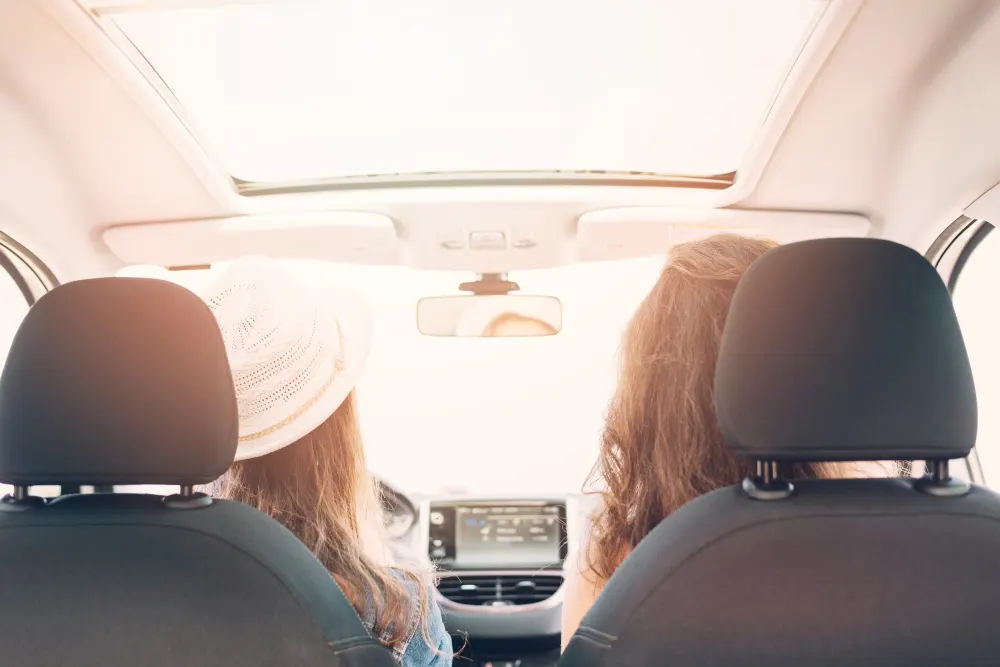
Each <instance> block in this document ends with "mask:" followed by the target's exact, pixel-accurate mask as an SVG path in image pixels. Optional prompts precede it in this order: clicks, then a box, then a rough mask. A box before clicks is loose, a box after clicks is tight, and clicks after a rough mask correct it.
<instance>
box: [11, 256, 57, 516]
mask: <svg viewBox="0 0 1000 667" xmlns="http://www.w3.org/2000/svg"><path fill="white" fill-rule="evenodd" d="M20 268H21V267H20V260H17V259H14V258H12V257H11V256H10V255H8V254H7V253H6V251H4V250H3V249H0V365H2V364H3V363H4V362H6V360H7V353H8V352H9V351H10V344H11V342H13V340H14V334H16V333H17V328H18V327H19V326H20V325H21V320H23V319H24V316H25V315H27V313H28V300H27V298H26V297H25V294H24V292H23V291H22V289H21V286H20V285H19V283H18V280H19V279H20V278H19V276H18V278H17V279H15V277H14V276H13V274H12V273H11V272H12V271H17V270H18V269H20ZM47 490H48V489H39V490H38V491H35V493H37V494H38V495H45V493H44V492H45V491H47ZM10 492H11V488H10V486H8V485H6V484H0V497H2V496H4V495H6V494H8V493H10Z"/></svg>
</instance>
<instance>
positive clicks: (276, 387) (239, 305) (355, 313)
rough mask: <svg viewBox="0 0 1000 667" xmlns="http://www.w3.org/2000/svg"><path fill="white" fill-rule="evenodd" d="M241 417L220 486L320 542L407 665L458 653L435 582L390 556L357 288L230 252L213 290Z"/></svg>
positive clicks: (311, 542)
mask: <svg viewBox="0 0 1000 667" xmlns="http://www.w3.org/2000/svg"><path fill="white" fill-rule="evenodd" d="M204 298H205V301H206V302H207V303H208V305H209V307H210V308H211V309H212V311H213V313H214V314H215V317H216V319H217V320H218V322H219V328H220V329H221V330H222V337H223V339H224V341H225V344H226V349H227V353H228V355H229V363H230V366H231V368H232V373H233V382H234V384H235V385H236V396H237V403H238V407H239V416H240V438H239V447H238V449H237V452H236V463H234V464H233V466H232V467H231V468H230V469H229V471H228V472H227V473H226V475H224V476H223V477H222V478H221V479H220V480H219V482H218V486H217V489H216V495H218V496H220V497H224V498H229V499H232V500H237V501H240V502H243V503H245V504H248V505H250V506H252V507H256V508H257V509H259V510H261V511H262V512H265V513H266V514H268V515H270V516H271V517H273V518H274V519H276V520H277V521H280V522H281V523H282V524H284V525H285V526H286V527H287V528H288V529H289V530H291V531H292V532H293V533H295V535H297V536H298V537H299V539H301V540H302V541H303V542H304V543H305V544H306V545H307V546H308V547H310V548H311V549H312V550H313V553H315V554H316V557H317V558H319V560H320V561H321V562H322V563H323V564H324V565H325V566H326V568H327V569H328V570H329V571H330V574H331V575H332V576H333V578H334V579H335V580H336V581H337V583H338V585H339V586H340V588H341V589H342V590H343V591H344V595H345V596H346V597H347V599H348V600H349V601H350V602H351V604H352V605H354V607H355V609H357V610H358V614H359V616H360V617H361V618H362V620H363V621H364V623H365V625H366V626H367V628H368V630H369V631H370V632H371V633H372V635H373V636H375V637H377V638H378V639H379V640H380V641H381V642H382V643H383V644H385V645H386V646H387V647H389V648H390V649H391V650H392V652H393V654H394V656H395V658H396V660H397V661H398V662H399V663H400V664H401V665H403V666H404V667H418V666H419V667H424V666H434V667H438V666H445V665H450V664H451V662H452V646H451V637H450V636H449V634H448V633H447V631H446V630H445V627H444V623H443V622H442V619H441V611H440V609H439V608H438V607H437V604H436V603H435V602H434V601H433V599H432V598H431V596H430V594H429V586H428V583H427V582H426V581H425V580H424V578H423V577H422V576H420V575H419V574H417V573H416V572H413V571H411V570H407V569H403V568H397V567H390V565H389V560H390V559H389V557H388V555H387V551H386V549H385V546H384V544H383V543H382V542H381V540H380V539H379V533H380V524H379V522H378V516H379V511H380V508H379V506H378V501H377V498H376V494H375V491H374V489H373V486H372V483H371V480H370V479H369V477H368V474H367V470H366V466H365V456H364V449H363V446H362V439H361V433H360V430H359V428H358V421H357V410H356V407H355V401H354V394H353V388H354V385H355V383H356V382H357V380H358V378H359V376H360V373H361V370H362V368H363V367H364V363H365V359H366V358H367V356H368V348H369V346H370V343H371V339H372V317H371V313H370V312H369V311H368V309H367V307H366V305H365V304H364V302H363V301H361V299H360V298H359V297H357V296H356V295H353V294H351V293H348V292H343V291H340V290H334V289H323V290H309V289H306V288H305V287H304V286H302V285H301V284H299V283H297V282H296V281H295V280H294V279H293V278H292V277H291V276H290V275H289V274H287V273H286V272H285V271H284V270H283V269H282V268H281V266H280V265H279V264H278V263H277V262H274V261H272V260H269V259H267V258H264V257H249V258H246V259H242V260H239V261H236V262H234V263H233V264H232V265H231V266H230V267H229V268H228V269H227V270H226V271H225V272H224V273H223V275H222V276H220V278H219V280H218V281H216V283H215V284H214V285H213V286H212V287H210V288H209V289H208V290H207V293H206V294H205V297H204Z"/></svg>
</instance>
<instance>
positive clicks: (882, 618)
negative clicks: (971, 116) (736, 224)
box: [562, 239, 1000, 667]
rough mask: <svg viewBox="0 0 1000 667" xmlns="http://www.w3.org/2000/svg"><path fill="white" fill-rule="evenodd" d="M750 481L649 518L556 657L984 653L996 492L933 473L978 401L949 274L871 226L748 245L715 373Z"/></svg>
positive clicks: (628, 660)
mask: <svg viewBox="0 0 1000 667" xmlns="http://www.w3.org/2000/svg"><path fill="white" fill-rule="evenodd" d="M715 378H716V379H715V401H716V408H717V412H718V419H719V424H720V427H721V431H722V434H723V436H724V438H725V440H726V442H727V443H728V445H729V446H731V447H732V448H733V450H734V451H735V452H736V453H737V454H739V455H741V456H744V457H748V458H751V459H755V460H756V461H758V476H757V477H756V478H752V479H748V480H745V482H744V484H743V485H742V486H733V487H728V488H725V489H721V490H718V491H714V492H712V493H709V494H706V495H704V496H701V497H699V498H697V499H695V500H694V501H692V502H690V503H688V504H687V505H685V506H684V507H682V508H681V509H679V510H678V511H676V512H675V513H673V514H672V515H671V516H669V517H668V518H667V519H665V520H664V521H663V522H662V523H661V524H660V525H659V526H658V527H657V528H656V529H655V530H654V531H653V532H652V533H651V534H650V535H648V536H647V537H646V539H645V540H643V541H642V542H641V543H640V544H639V545H638V547H637V548H636V549H635V550H634V551H633V552H632V554H631V555H630V556H629V558H628V559H626V561H625V562H624V563H623V564H622V566H621V567H620V568H619V569H618V570H617V571H616V572H615V574H614V575H613V576H612V577H611V579H610V580H609V582H608V584H607V587H606V588H605V589H604V591H603V593H602V594H601V596H600V598H599V599H598V600H597V603H596V604H595V605H594V607H593V608H592V609H591V611H590V613H588V614H587V616H586V617H585V619H584V620H583V624H582V626H581V628H580V630H579V632H578V633H577V634H576V635H575V636H574V637H573V638H572V640H571V642H570V644H569V646H568V648H567V651H566V653H565V654H564V655H563V659H562V665H563V666H564V667H569V666H574V667H577V666H582V665H609V666H610V665H614V666H615V667H629V666H633V665H634V666H638V665H643V666H647V665H670V666H671V667H686V666H693V665H699V666H701V665H711V666H712V667H735V666H740V667H804V666H809V667H828V666H834V665H836V666H838V667H893V666H898V667H903V666H906V667H918V666H923V665H926V666H928V667H930V666H932V665H933V666H940V665H966V666H968V665H996V664H1000V632H997V628H996V626H997V619H1000V576H998V572H1000V569H998V568H1000V496H997V495H996V494H994V493H992V492H990V491H988V490H986V489H984V488H979V487H975V486H972V487H970V486H969V485H967V484H965V483H962V482H959V481H957V480H954V479H950V478H949V476H948V461H949V460H950V459H957V458H961V457H964V456H966V455H967V454H968V453H969V450H970V448H971V447H972V446H973V444H974V442H975V439H976V424H977V414H976V397H975V389H974V387H973V381H972V374H971V371H970V367H969V361H968V358H967V356H966V352H965V346H964V344H963V341H962V335H961V332H960V331H959V326H958V321H957V319H956V317H955V313H954V310H953V309H952V305H951V300H950V297H949V294H948V291H947V289H946V288H945V286H944V284H943V283H942V281H941V279H940V278H939V276H938V275H937V273H936V272H935V271H934V269H933V268H932V267H931V266H930V264H929V263H928V262H927V261H925V260H924V258H923V257H921V256H920V255H919V254H918V253H916V252H914V251H913V250H911V249H909V248H906V247H904V246H901V245H898V244H895V243H890V242H887V241H881V240H875V239H826V240H818V241H806V242H801V243H795V244H790V245H787V246H784V247H779V248H776V249H774V250H771V251H769V252H768V253H766V254H765V255H763V256H762V257H761V258H760V259H759V260H758V261H757V262H756V263H755V264H754V265H753V266H752V267H751V268H750V270H749V271H748V272H747V273H746V275H745V276H744V278H743V279H742V280H741V282H740V285H739V286H738V288H737V290H736V294H735V296H734V298H733V302H732V306H731V309H730V312H729V316H728V320H727V322H726V325H725V332H724V335H723V339H722V345H721V350H720V355H719V358H718V365H717V368H716V376H715ZM920 459H923V460H927V461H929V462H930V466H929V467H930V468H931V469H932V470H933V471H934V473H933V474H932V475H928V476H927V477H925V478H924V479H919V480H917V479H899V478H896V479H891V478H889V479H886V478H882V479H844V480H810V481H801V482H800V481H795V482H792V483H789V482H788V481H785V480H783V479H782V476H781V471H782V467H783V466H782V464H784V463H786V462H789V461H835V460H880V461H881V460H920Z"/></svg>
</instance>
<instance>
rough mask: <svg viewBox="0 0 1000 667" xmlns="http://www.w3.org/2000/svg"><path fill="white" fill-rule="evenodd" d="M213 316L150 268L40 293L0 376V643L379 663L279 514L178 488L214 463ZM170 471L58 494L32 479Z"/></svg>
mask: <svg viewBox="0 0 1000 667" xmlns="http://www.w3.org/2000/svg"><path fill="white" fill-rule="evenodd" d="M236 442H237V413H236V399H235V394H234V390H233V385H232V380H231V378H230V372H229V366H228V363H227V361H226V353H225V349H224V348H223V343H222V338H221V335H220V333H219V330H218V327H217V325H216V323H215V320H214V318H213V316H212V314H211V312H210V311H209V310H208V308H207V307H206V306H205V305H204V304H203V303H202V302H201V300H200V299H199V298H198V297H197V296H195V295H194V294H192V293H191V292H189V291H187V290H185V289H184V288H182V287H179V286H177V285H173V284H170V283H167V282H163V281H157V280H144V279H132V278H105V279H96V280H86V281H80V282H73V283H69V284H66V285H64V286H61V287H58V288H57V289H55V290H53V291H52V292H50V293H49V294H47V295H45V296H44V297H42V298H41V299H40V300H39V301H38V303H36V304H35V305H34V306H33V307H32V308H31V309H30V311H29V312H28V315H27V317H26V318H25V320H24V322H23V323H22V324H21V327H20V329H19V330H18V332H17V335H16V336H15V338H14V341H13V344H12V346H11V349H10V354H9V357H8V359H7V363H6V367H5V368H4V371H3V375H2V378H0V481H2V482H5V483H8V484H13V485H15V492H14V493H13V494H12V495H11V496H8V497H7V498H5V499H4V501H3V502H2V503H0V552H2V553H3V558H2V561H0V600H2V604H0V661H2V663H3V664H5V665H21V666H23V667H27V666H33V665H37V666H39V667H55V666H56V665H77V666H80V667H83V666H93V667H119V666H120V667H135V665H149V666H154V667H166V666H171V667H196V666H200V665H204V666H206V667H207V666H209V665H211V666H213V667H217V666H219V665H239V666H240V667H251V666H254V665H273V666H275V667H278V666H281V667H286V666H288V665H340V666H346V665H385V666H389V665H393V664H394V661H393V659H392V656H391V655H390V653H389V652H388V651H387V650H385V649H384V648H383V647H382V646H380V645H379V644H378V643H377V642H376V641H375V640H373V639H371V638H370V637H369V636H368V633H367V632H366V631H365V629H364V627H363V626H362V624H361V621H360V620H359V618H358V615H357V613H355V610H354V608H353V607H352V606H351V605H350V604H349V603H348V602H347V600H346V599H345V597H344V595H343V594H342V593H341V591H340V589H339V588H338V587H337V585H336V583H335V582H334V580H333V578H331V576H330V575H329V574H328V573H327V571H326V570H325V569H324V568H323V566H322V565H321V564H320V563H319V561H317V560H316V559H315V558H314V557H313V556H312V554H311V553H310V552H309V550H308V549H306V547H305V546H303V545H302V544H301V543H300V542H299V541H298V540H297V539H296V538H295V537H294V536H293V535H292V534H291V533H290V532H288V531H287V530H285V528H283V527H282V526H281V525H279V524H278V523H276V522H275V521H273V520H271V519H270V518H268V517H267V516H265V515H263V514H261V513H260V512H257V511H256V510H253V509H251V508H249V507H247V506H244V505H241V504H238V503H234V502H228V501H223V500H215V501H213V500H212V499H211V498H208V497H207V496H204V495H202V494H200V493H196V492H195V491H194V488H193V487H194V486H195V485H200V484H205V483H208V482H210V481H212V480H214V479H215V478H217V477H218V476H219V475H221V474H222V473H223V472H224V471H225V470H226V468H228V467H229V465H230V464H231V463H232V460H233V455H234V453H235V451H236ZM41 484H59V485H64V484H65V485H73V484H84V485H107V484H170V485H180V486H181V493H179V494H177V495H175V496H170V497H167V498H162V497H160V496H153V495H138V494H136V495H128V494H113V493H103V494H87V495H67V496H63V497H60V498H58V499H56V500H54V501H50V502H45V501H43V500H42V499H40V498H33V497H32V496H31V495H30V493H29V492H30V487H31V486H32V485H41Z"/></svg>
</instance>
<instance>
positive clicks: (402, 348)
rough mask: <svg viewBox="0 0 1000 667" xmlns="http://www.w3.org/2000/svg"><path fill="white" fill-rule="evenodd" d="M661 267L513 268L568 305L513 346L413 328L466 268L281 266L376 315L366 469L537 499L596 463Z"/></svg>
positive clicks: (203, 280)
mask: <svg viewBox="0 0 1000 667" xmlns="http://www.w3.org/2000/svg"><path fill="white" fill-rule="evenodd" d="M663 262H664V258H663V257H652V258H643V259H638V260H628V261H622V262H595V263H585V264H575V265H572V266H563V267H557V268H553V269H541V270H534V271H521V272H517V273H512V274H511V276H510V277H511V279H512V280H515V281H517V282H518V283H519V284H520V285H521V290H522V292H523V293H525V294H532V293H536V294H551V295H554V296H557V297H559V298H560V299H561V300H562V302H563V308H564V310H563V330H562V331H561V332H560V333H559V334H557V335H555V336H549V337H544V338H519V339H518V338H479V339H468V338H434V337H427V336H422V335H421V334H420V333H419V332H418V331H417V328H416V323H415V315H414V313H415V308H416V302H417V300H418V299H419V298H420V297H424V296H430V295H436V294H455V293H456V292H457V286H458V283H459V282H461V281H463V280H466V279H467V278H468V275H466V274H463V273H454V272H443V271H416V270H413V269H410V268H408V267H398V266H396V267H389V266H352V265H346V264H332V263H329V262H323V261H314V260H292V261H286V262H285V265H286V266H287V267H289V268H290V269H291V270H292V271H293V272H294V273H295V275H296V276H297V277H298V278H299V279H300V280H302V281H303V282H304V283H306V284H310V285H321V284H335V285H337V286H341V287H345V286H349V287H350V288H351V289H355V290H357V291H358V292H360V293H362V294H363V295H364V296H365V297H366V298H367V300H368V301H369V303H370V304H371V306H372V308H373V310H374V313H375V340H374V342H373V345H372V350H371V353H370V357H369V360H368V365H367V367H366V368H365V373H364V375H363V377H362V380H361V382H360V384H359V386H358V400H359V409H360V414H361V427H362V433H363V436H364V439H365V450H366V453H367V456H368V465H369V468H370V469H372V470H373V471H374V472H376V473H377V474H379V475H381V476H384V477H385V478H386V479H387V480H389V481H390V482H393V483H395V484H397V485H399V486H400V487H401V488H402V489H404V490H405V491H408V492H411V493H412V492H424V493H437V492H441V491H445V490H453V491H465V492H468V493H473V494H519V493H520V494H538V493H543V494H544V493H563V492H575V491H579V490H580V488H581V485H582V484H583V481H584V479H585V477H586V475H587V473H588V472H589V470H590V467H591V466H592V465H593V463H594V461H595V459H596V456H597V451H598V438H599V435H600V430H601V427H602V425H603V422H604V409H605V407H606V404H607V400H608V398H609V397H610V395H611V392H612V390H613V388H614V385H615V381H616V374H617V361H616V357H617V348H618V343H619V339H620V337H621V333H622V330H623V329H624V327H625V324H626V323H627V322H628V319H629V318H630V317H631V315H632V313H633V312H634V310H635V308H636V306H637V305H638V304H639V302H640V301H641V300H642V298H643V297H645V295H646V294H647V293H648V292H649V289H650V288H651V287H652V285H653V283H654V282H655V281H656V277H657V276H658V275H659V271H660V269H661V268H662V266H663ZM216 270H218V269H216ZM121 275H152V276H155V277H161V278H162V277H169V278H170V279H171V280H174V281H175V282H179V283H180V284H182V285H185V286H186V287H188V288H190V289H193V290H194V291H196V292H197V291H200V290H202V289H204V287H205V286H206V285H207V283H208V282H209V280H210V275H209V274H208V272H207V271H184V272H171V273H169V274H168V273H166V272H164V271H162V270H159V271H155V270H154V271H150V270H148V269H146V268H143V267H133V268H130V269H126V270H125V271H124V272H122V273H121ZM611 286H613V288H612V287H611Z"/></svg>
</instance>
